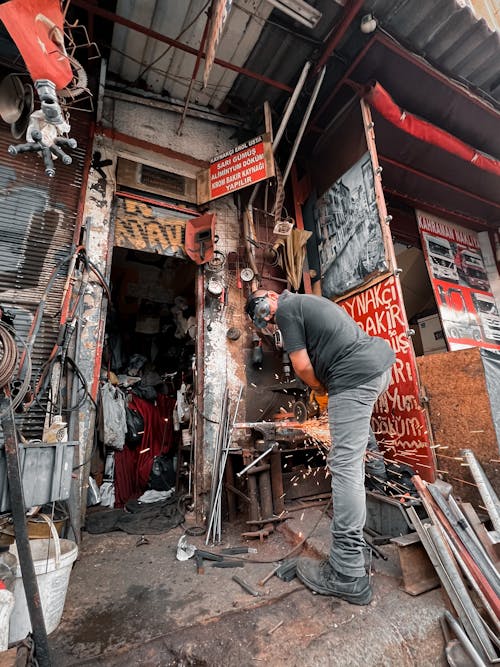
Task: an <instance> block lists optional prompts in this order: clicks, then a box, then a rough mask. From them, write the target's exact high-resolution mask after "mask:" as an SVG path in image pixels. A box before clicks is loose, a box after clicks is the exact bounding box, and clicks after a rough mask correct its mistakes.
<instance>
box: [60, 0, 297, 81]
mask: <svg viewBox="0 0 500 667" xmlns="http://www.w3.org/2000/svg"><path fill="white" fill-rule="evenodd" d="M72 5H73V6H75V7H80V9H85V10H86V11H87V12H88V13H89V14H95V15H96V16H101V17H102V18H103V19H107V20H108V21H111V22H112V23H117V24H118V25H123V26H125V27H126V28H129V29H130V30H135V31H136V32H140V33H142V34H143V35H146V36H147V37H151V38H152V39H156V40H157V41H158V42H163V43H164V44H169V45H170V46H173V47H175V48H176V49H179V50H180V51H185V52H186V53H190V54H191V55H193V56H196V55H197V54H198V51H197V50H196V49H195V48H193V47H192V46H188V45H187V44H183V43H182V42H179V40H177V39H172V38H171V37H167V36H166V35H162V34H161V33H159V32H156V30H151V28H147V27H146V26H143V25H140V24H139V23H135V21H130V20H129V19H126V18H125V17H124V16H120V15H119V14H115V13H114V12H110V11H108V10H106V9H102V8H101V7H97V5H93V4H91V3H90V2H85V0H72ZM202 58H206V54H205V53H203V54H202ZM214 63H215V64H216V65H219V66H220V67H224V68H225V69H230V70H232V71H233V72H237V73H238V74H243V75H244V76H248V77H249V78H251V79H257V81H262V82H263V83H266V84H267V85H269V86H272V87H273V88H278V89H279V90H285V91H286V92H287V93H291V92H292V88H291V87H290V86H287V85H286V84H284V83H281V82H279V81H275V80H274V79H269V78H268V77H267V76H263V75H262V74H257V73H256V72H252V71H250V70H248V69H246V68H245V67H238V65H233V63H231V62H228V61H227V60H221V59H220V58H215V59H214Z"/></svg>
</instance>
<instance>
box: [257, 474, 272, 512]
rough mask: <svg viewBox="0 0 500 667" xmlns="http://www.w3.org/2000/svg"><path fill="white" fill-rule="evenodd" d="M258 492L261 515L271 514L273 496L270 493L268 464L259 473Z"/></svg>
mask: <svg viewBox="0 0 500 667" xmlns="http://www.w3.org/2000/svg"><path fill="white" fill-rule="evenodd" d="M259 493H260V506H261V510H262V516H265V517H271V516H272V515H273V496H272V493H271V475H270V474H269V466H268V467H267V470H263V471H262V472H261V473H260V475H259Z"/></svg>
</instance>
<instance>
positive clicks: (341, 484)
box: [327, 369, 391, 577]
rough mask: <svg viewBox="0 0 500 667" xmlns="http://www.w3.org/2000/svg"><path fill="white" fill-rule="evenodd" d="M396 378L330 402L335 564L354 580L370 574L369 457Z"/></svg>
mask: <svg viewBox="0 0 500 667" xmlns="http://www.w3.org/2000/svg"><path fill="white" fill-rule="evenodd" d="M390 380H391V371H390V369H389V370H388V371H386V372H385V373H383V374H382V375H379V376H378V377H376V378H374V379H373V380H370V382H368V383H367V384H363V385H359V386H358V387H355V388H354V389H348V390H347V391H343V392H341V393H339V394H333V395H332V396H330V397H329V398H328V419H329V425H330V434H331V439H332V446H331V448H330V451H329V452H328V457H327V463H328V468H329V469H330V472H331V474H332V496H333V520H332V537H333V539H332V547H331V550H330V563H331V565H332V566H333V568H334V569H335V570H337V572H341V573H342V574H345V575H347V576H351V577H361V576H363V575H364V574H366V570H365V560H364V553H363V547H364V544H365V543H364V539H363V527H364V525H365V521H366V493H365V465H364V454H365V450H366V446H367V443H368V438H369V436H370V430H371V429H370V419H371V415H372V410H373V406H374V404H375V401H376V400H377V398H378V397H379V396H380V394H382V393H383V392H384V391H385V390H386V389H387V387H388V386H389V382H390Z"/></svg>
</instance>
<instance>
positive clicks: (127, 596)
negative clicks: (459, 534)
mask: <svg viewBox="0 0 500 667" xmlns="http://www.w3.org/2000/svg"><path fill="white" fill-rule="evenodd" d="M318 520H319V524H318V527H317V530H315V535H314V539H313V540H311V541H310V544H311V548H312V551H313V553H315V555H318V556H320V555H322V551H324V552H325V553H326V550H327V548H328V540H329V531H328V518H327V517H326V516H324V515H323V516H321V514H320V512H319V511H318V510H317V509H316V510H313V509H308V510H307V511H304V512H300V514H299V513H296V514H294V515H293V517H292V518H291V519H289V520H288V521H286V522H285V523H284V524H283V525H282V526H281V527H279V528H278V529H277V531H276V532H275V533H274V534H273V535H271V536H270V537H268V538H267V540H266V541H265V542H258V541H252V542H250V541H248V542H245V541H242V540H241V538H240V533H239V530H238V527H234V528H232V529H231V531H230V532H227V533H225V534H224V535H223V539H224V543H223V544H222V545H220V546H221V547H224V546H241V545H242V544H244V545H246V546H252V547H256V548H257V550H258V553H257V554H249V555H245V556H243V558H245V559H248V560H251V559H255V560H261V561H266V562H263V563H246V564H245V566H244V567H243V568H236V569H232V568H231V569H218V568H215V567H212V564H211V563H209V562H205V563H204V565H205V572H204V574H197V572H196V564H195V563H194V561H193V560H188V561H185V562H180V561H178V560H176V545H177V541H178V539H179V537H180V536H181V535H182V534H183V532H184V531H183V529H182V528H181V527H179V528H176V529H174V530H171V531H170V532H168V533H165V534H163V535H153V536H148V540H149V544H143V545H140V546H136V543H137V541H138V536H134V535H127V534H125V533H121V532H116V533H109V534H106V535H90V534H88V533H83V540H82V544H81V549H80V556H79V559H78V561H77V562H76V564H75V567H74V569H73V572H72V575H71V580H70V586H69V590H68V594H67V599H66V605H65V610H64V615H63V620H62V622H61V624H60V625H59V627H58V629H57V630H56V631H55V632H54V633H52V634H51V635H50V637H49V639H50V646H51V650H52V654H53V664H54V666H55V667H69V666H70V665H100V666H112V665H113V666H114V665H141V666H147V667H153V666H155V667H156V666H158V667H166V666H169V665H181V666H183V665H186V666H187V665H200V666H206V667H211V666H214V667H215V666H216V665H217V666H226V665H227V666H233V665H238V666H246V665H255V664H264V665H273V667H274V666H280V665H287V667H293V666H294V665H301V666H305V667H308V666H311V667H313V666H314V667H321V666H323V665H325V666H329V665H336V666H341V667H342V666H344V665H345V666H348V665H352V666H357V665H360V666H361V665H363V666H374V667H375V666H382V665H383V666H384V667H390V666H392V665H394V666H396V665H397V667H406V666H408V667H410V666H413V665H418V667H424V666H426V665H440V664H444V662H442V660H443V658H442V655H443V642H442V638H441V632H440V628H439V622H438V619H439V616H440V615H441V614H442V610H443V601H442V597H441V594H440V591H439V590H433V591H430V592H427V593H424V594H422V595H419V596H416V597H412V596H409V595H407V594H406V593H404V592H403V591H401V590H400V588H399V583H400V579H399V574H400V572H399V566H398V562H397V561H398V559H397V554H396V551H395V548H394V546H393V545H388V546H385V547H381V549H382V550H383V551H384V552H385V553H386V554H387V555H388V557H389V558H388V560H387V561H383V560H381V559H377V560H375V561H374V569H375V576H374V580H373V583H374V591H375V595H374V599H373V601H372V603H371V604H370V605H369V606H367V607H358V606H353V605H350V604H348V603H346V602H343V601H339V600H335V599H334V598H329V597H322V596H319V595H313V594H312V593H311V592H309V591H308V590H307V589H305V588H304V587H303V586H302V584H301V583H300V582H299V581H298V580H297V579H294V580H292V581H291V582H289V583H286V582H283V581H281V580H280V579H278V578H277V577H276V576H273V577H271V578H270V579H269V581H268V582H267V583H266V584H265V585H264V586H259V584H258V582H259V581H260V580H261V579H262V578H263V577H265V575H267V574H268V573H269V572H270V571H271V570H272V569H273V567H274V565H275V561H277V560H279V559H280V558H283V557H284V556H286V554H287V553H288V552H289V551H290V550H291V549H292V548H293V546H294V544H296V543H297V541H299V540H300V538H301V536H302V535H304V534H306V533H307V528H308V527H311V526H313V525H314V524H315V523H316V522H317V521H318ZM188 540H189V542H190V543H191V544H194V545H196V546H198V547H199V548H205V549H211V550H216V549H215V548H213V547H211V546H208V547H206V546H205V545H204V541H203V538H198V537H188ZM303 553H304V552H303ZM234 574H238V575H239V576H240V577H242V578H243V579H244V580H245V581H247V582H248V583H249V584H251V585H252V586H253V587H254V588H256V589H258V591H259V593H260V594H259V596H258V597H253V596H251V595H249V594H248V593H247V592H245V591H244V590H243V589H242V588H241V587H240V586H239V585H238V584H237V583H236V582H234V581H233V580H232V576H233V575H234Z"/></svg>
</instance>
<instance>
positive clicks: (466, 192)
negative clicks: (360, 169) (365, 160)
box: [378, 153, 500, 209]
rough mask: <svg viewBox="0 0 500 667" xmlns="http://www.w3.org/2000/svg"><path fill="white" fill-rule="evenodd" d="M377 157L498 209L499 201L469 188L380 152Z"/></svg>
mask: <svg viewBox="0 0 500 667" xmlns="http://www.w3.org/2000/svg"><path fill="white" fill-rule="evenodd" d="M378 159H379V161H380V162H382V163H385V164H390V165H391V166H392V167H396V168H397V169H401V170H403V171H407V172H409V173H410V174H413V175H414V176H418V177H419V178H423V179H424V180H427V181H430V182H431V183H436V184H437V185H442V186H443V187H445V188H448V189H449V190H453V191H454V192H457V193H458V194H461V195H465V196H467V197H470V198H471V199H475V200H476V201H479V202H481V204H486V206H492V207H493V208H498V209H500V203H499V202H495V201H492V200H491V199H485V198H484V197H481V196H480V195H477V194H476V193H475V192H471V191H470V190H464V188H460V187H458V186H457V185H453V184H452V183H449V182H448V181H443V180H442V179H441V178H438V177H437V176H431V174H427V173H426V172H425V171H420V169H415V167H410V165H409V164H404V163H403V162H399V161H398V160H393V159H392V158H390V157H387V156H385V155H381V154H380V153H379V154H378Z"/></svg>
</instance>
